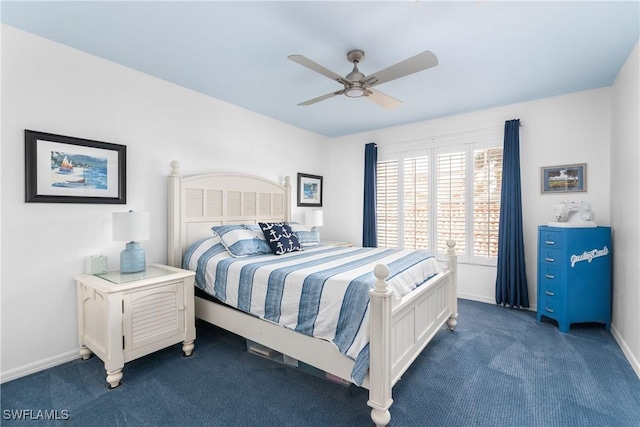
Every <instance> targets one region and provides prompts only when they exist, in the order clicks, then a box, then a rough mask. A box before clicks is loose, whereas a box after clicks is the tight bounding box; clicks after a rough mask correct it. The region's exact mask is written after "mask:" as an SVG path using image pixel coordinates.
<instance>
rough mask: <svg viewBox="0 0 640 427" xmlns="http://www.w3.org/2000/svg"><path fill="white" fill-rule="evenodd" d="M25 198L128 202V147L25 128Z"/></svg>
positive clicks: (56, 201)
mask: <svg viewBox="0 0 640 427" xmlns="http://www.w3.org/2000/svg"><path fill="white" fill-rule="evenodd" d="M24 134H25V201H26V202H40V203H104V204H125V203H127V197H126V188H127V183H126V180H127V171H126V168H127V158H126V155H127V147H126V146H124V145H119V144H112V143H109V142H100V141H92V140H89V139H80V138H73V137H70V136H62V135H54V134H50V133H44V132H36V131H31V130H25V132H24Z"/></svg>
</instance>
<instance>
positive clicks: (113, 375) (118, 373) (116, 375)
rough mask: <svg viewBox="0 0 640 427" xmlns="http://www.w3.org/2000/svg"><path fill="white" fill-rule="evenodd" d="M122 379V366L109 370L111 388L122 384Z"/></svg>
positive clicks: (108, 378) (108, 380) (108, 377)
mask: <svg viewBox="0 0 640 427" xmlns="http://www.w3.org/2000/svg"><path fill="white" fill-rule="evenodd" d="M121 379H122V368H120V369H116V370H115V371H111V372H109V371H107V382H108V383H109V388H110V389H113V388H116V387H118V386H119V385H120V384H122V383H121V382H120V380H121Z"/></svg>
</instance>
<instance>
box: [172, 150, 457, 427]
mask: <svg viewBox="0 0 640 427" xmlns="http://www.w3.org/2000/svg"><path fill="white" fill-rule="evenodd" d="M179 168H180V164H179V163H178V162H176V161H174V162H171V169H172V170H171V174H170V175H169V196H168V203H169V212H168V215H169V217H168V223H169V224H168V225H169V230H168V231H169V234H168V261H169V264H170V265H172V266H174V267H181V264H182V257H183V254H184V253H185V251H186V249H187V248H188V246H189V245H190V244H191V243H193V242H195V241H196V240H198V239H200V238H202V237H206V236H211V227H212V226H214V225H222V224H246V223H254V224H255V223H258V222H260V221H263V222H265V221H271V222H273V221H290V220H291V184H290V179H289V177H285V178H284V185H281V184H279V183H276V182H273V181H269V180H266V179H263V178H260V177H257V176H252V175H246V174H232V173H211V174H203V175H194V176H187V177H183V176H181V175H180V171H179ZM447 246H448V247H449V249H448V253H447V262H446V265H445V268H444V272H443V273H441V274H438V275H437V276H436V277H434V278H432V279H430V280H429V281H428V282H427V283H425V284H423V285H422V286H420V287H418V288H417V289H416V290H414V291H412V292H411V293H410V294H408V295H406V296H405V297H403V298H402V299H400V300H397V299H395V298H393V297H392V291H391V289H390V288H389V287H388V286H387V284H386V282H385V279H386V277H387V276H388V274H389V270H388V269H387V267H386V266H384V265H381V264H380V265H377V266H376V267H375V269H374V274H375V276H376V278H377V279H378V280H377V283H376V285H375V288H374V289H372V290H371V291H370V295H371V309H370V316H371V320H370V324H371V336H370V344H369V351H370V365H369V373H368V375H367V377H366V378H365V381H364V384H363V387H365V388H367V389H368V390H369V401H368V405H369V406H370V407H371V408H372V410H371V419H372V420H373V422H374V423H375V424H376V425H377V426H385V425H387V424H389V422H390V420H391V414H390V412H389V408H390V407H391V404H392V403H393V399H392V398H391V389H392V387H393V385H394V384H395V383H396V382H397V381H398V380H399V379H400V377H401V376H402V374H403V373H404V372H405V371H406V370H407V369H408V368H409V366H410V365H411V363H412V362H413V361H414V360H415V358H416V357H418V355H419V354H420V352H421V351H422V350H423V349H424V347H425V346H426V345H427V344H428V343H429V341H430V340H431V338H433V336H434V335H435V334H436V333H437V332H438V330H440V328H442V326H443V325H444V324H445V323H446V324H447V326H448V329H450V330H454V329H455V326H456V323H457V321H456V317H457V315H458V311H457V299H456V298H457V297H456V292H457V286H456V278H457V274H456V268H457V258H456V255H455V251H454V246H455V242H453V241H449V242H447ZM195 312H196V317H197V318H200V319H203V320H205V321H207V322H209V323H211V324H213V325H217V326H219V327H221V328H223V329H226V330H228V331H231V332H233V333H235V334H238V335H240V336H242V337H245V338H247V339H250V340H252V341H255V342H257V343H259V344H262V345H264V346H267V347H269V348H272V349H274V350H276V351H279V352H281V353H283V354H286V355H288V356H291V357H293V358H295V359H298V360H300V361H302V362H305V363H307V364H309V365H311V366H314V367H317V368H319V369H321V370H323V371H325V372H328V373H330V374H332V375H335V376H337V377H339V378H342V379H344V380H347V381H351V370H352V368H353V366H354V362H353V360H351V359H349V358H348V357H346V356H344V355H343V354H341V353H340V352H339V351H338V350H337V349H336V347H335V346H334V345H333V344H332V343H330V342H328V341H324V340H320V339H317V338H312V337H309V336H306V335H302V334H300V333H297V332H295V331H292V330H290V329H286V328H284V327H281V326H278V325H276V324H273V323H270V322H267V321H264V320H261V319H259V318H256V317H254V316H250V315H247V314H244V313H242V312H240V311H238V310H234V309H232V308H229V307H227V306H225V305H222V304H216V303H212V302H210V301H207V300H205V299H203V298H199V297H196V301H195Z"/></svg>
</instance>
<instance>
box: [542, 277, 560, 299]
mask: <svg viewBox="0 0 640 427" xmlns="http://www.w3.org/2000/svg"><path fill="white" fill-rule="evenodd" d="M561 291H562V288H561V286H560V285H559V284H558V283H556V282H551V281H545V282H543V283H542V284H541V285H540V298H541V299H558V298H560V297H561V295H560V292H561Z"/></svg>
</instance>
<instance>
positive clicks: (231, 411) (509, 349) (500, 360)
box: [0, 300, 640, 427]
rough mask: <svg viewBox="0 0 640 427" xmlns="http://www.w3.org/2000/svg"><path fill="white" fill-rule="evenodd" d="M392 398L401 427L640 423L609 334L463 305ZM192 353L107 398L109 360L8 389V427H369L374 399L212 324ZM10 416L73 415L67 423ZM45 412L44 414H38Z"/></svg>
mask: <svg viewBox="0 0 640 427" xmlns="http://www.w3.org/2000/svg"><path fill="white" fill-rule="evenodd" d="M459 311H460V316H459V319H458V320H459V322H458V329H457V331H456V332H455V333H450V332H447V331H444V330H443V331H441V332H439V333H438V334H437V335H436V337H435V338H434V340H433V341H432V343H431V344H430V345H429V346H428V347H427V348H426V349H425V351H424V352H423V353H422V355H421V356H420V357H419V358H418V359H417V360H416V361H415V363H414V364H413V366H412V367H411V368H410V370H409V372H407V373H406V374H405V377H404V378H403V379H402V380H400V381H399V382H398V384H396V386H395V387H394V390H393V397H394V404H393V406H392V407H391V420H392V421H391V425H392V426H396V427H399V426H438V427H441V426H545V427H546V426H594V427H595V426H598V427H603V426H640V380H639V379H638V377H637V376H636V375H635V373H634V372H633V370H632V368H631V366H630V365H629V363H628V362H627V360H626V359H625V358H624V356H623V354H622V352H621V351H620V349H619V347H618V345H617V344H616V342H615V341H614V339H613V337H612V336H611V334H610V333H609V332H607V331H605V330H604V329H603V328H602V326H598V325H584V326H574V327H572V329H571V333H570V334H563V333H560V332H559V331H558V329H557V327H556V326H555V325H554V324H552V323H542V324H536V322H535V314H534V313H531V312H526V311H518V310H513V309H509V308H502V307H498V306H493V305H489V304H482V303H477V302H471V301H465V300H460V302H459ZM197 327H198V336H197V340H196V349H195V353H194V355H193V356H192V357H189V358H184V357H182V356H181V350H180V347H181V346H180V345H175V346H172V347H170V348H168V349H165V350H162V351H159V352H157V353H154V354H152V355H149V356H146V357H143V358H141V359H138V360H135V361H132V362H130V363H128V364H127V365H125V369H124V378H123V384H122V386H120V387H119V388H117V389H115V390H108V389H107V387H106V383H105V378H104V377H105V372H104V368H103V364H102V362H101V361H100V360H99V359H98V358H96V357H94V358H92V359H90V360H88V361H81V360H76V361H73V362H69V363H66V364H64V365H61V366H57V367H55V368H51V369H48V370H46V371H43V372H39V373H36V374H33V375H30V376H27V377H24V378H20V379H17V380H14V381H11V382H8V383H5V384H3V385H2V386H1V387H0V391H1V399H2V404H1V406H2V419H1V420H0V422H1V423H2V425H7V426H27V425H34V426H35V425H37V426H46V425H60V426H221V427H227V426H296V427H298V426H314V427H315V426H318V427H319V426H323V427H326V426H349V427H351V426H370V425H371V424H372V423H371V421H370V417H369V407H368V406H367V404H366V402H367V398H368V396H367V391H366V390H364V389H360V388H358V387H355V386H349V387H345V386H342V385H339V384H335V383H332V382H330V381H327V380H324V379H321V378H318V377H316V376H313V375H310V374H308V373H304V372H301V371H300V370H297V369H295V368H291V367H287V366H285V365H281V364H278V363H276V362H273V361H269V360H266V359H263V358H261V357H258V356H255V355H253V354H249V353H247V352H246V344H245V341H244V340H243V339H242V338H240V337H238V336H236V335H233V334H230V333H228V332H225V331H222V330H220V329H218V328H215V327H213V326H211V325H208V324H206V323H203V322H198V323H197ZM11 410H31V411H32V412H31V417H32V418H37V417H38V412H37V411H38V410H41V411H49V414H51V413H52V412H51V411H53V410H57V411H58V416H60V417H61V416H63V414H65V413H63V412H62V411H67V412H66V413H67V414H68V419H66V420H58V421H43V420H26V421H25V420H10V419H7V418H10V415H9V414H10V413H9V412H7V411H11ZM41 415H42V413H41Z"/></svg>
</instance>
